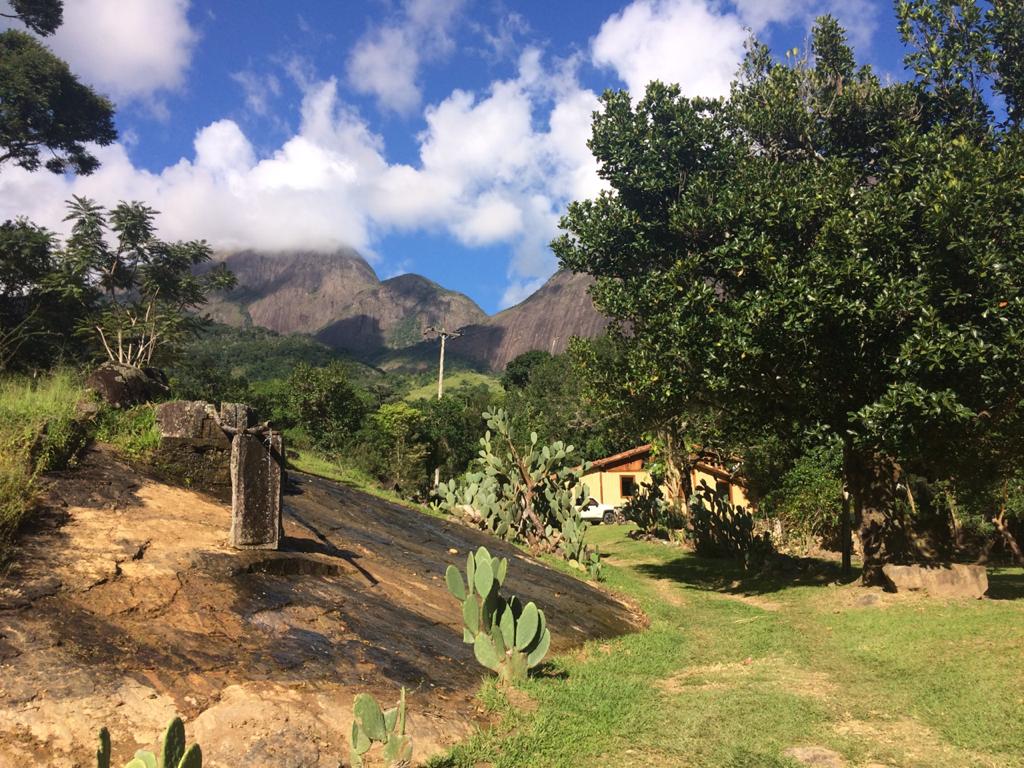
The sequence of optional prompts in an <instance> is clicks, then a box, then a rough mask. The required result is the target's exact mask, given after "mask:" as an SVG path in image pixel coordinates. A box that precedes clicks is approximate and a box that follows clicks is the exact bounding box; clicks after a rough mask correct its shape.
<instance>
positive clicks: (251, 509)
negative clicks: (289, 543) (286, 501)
mask: <svg viewBox="0 0 1024 768" xmlns="http://www.w3.org/2000/svg"><path fill="white" fill-rule="evenodd" d="M221 418H222V420H223V410H222V416H221ZM283 448H284V446H283V443H282V439H281V433H280V432H268V433H267V434H265V435H248V434H237V435H235V436H234V438H233V439H232V441H231V488H232V491H233V494H232V499H231V533H230V535H229V538H228V541H229V543H230V544H231V546H233V547H235V548H236V549H277V548H278V546H279V544H280V541H281V538H282V535H283V527H282V523H281V508H282V480H283V477H282V475H283V472H282V469H283V466H284V450H283Z"/></svg>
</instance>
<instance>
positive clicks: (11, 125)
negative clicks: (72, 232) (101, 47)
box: [0, 17, 117, 174]
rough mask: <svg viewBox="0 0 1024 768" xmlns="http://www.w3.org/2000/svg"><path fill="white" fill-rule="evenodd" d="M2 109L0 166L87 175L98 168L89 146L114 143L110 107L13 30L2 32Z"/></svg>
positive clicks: (65, 67) (38, 46) (43, 49)
mask: <svg viewBox="0 0 1024 768" xmlns="http://www.w3.org/2000/svg"><path fill="white" fill-rule="evenodd" d="M38 18H39V22H38V23H39V24H40V25H46V24H49V23H50V22H49V20H47V19H45V18H42V17H38ZM31 23H35V22H31ZM0 104H3V110H2V111H0V166H2V165H3V164H4V163H5V162H13V163H14V164H15V165H17V166H20V167H22V168H24V169H26V170H29V171H34V170H36V169H37V168H39V166H40V165H41V164H42V165H45V167H46V168H47V169H48V170H50V171H52V172H54V173H65V172H73V173H80V174H88V173H92V171H94V170H95V169H96V167H97V166H98V165H99V161H98V160H97V159H96V157H95V156H94V155H93V154H92V153H91V152H90V151H89V150H88V148H87V147H88V145H89V144H93V143H94V144H98V145H100V146H107V145H108V144H111V143H113V141H114V140H115V139H116V138H117V130H116V129H115V128H114V107H113V105H112V104H111V103H110V101H108V100H107V99H105V98H104V97H102V96H100V95H98V94H97V93H96V92H95V91H93V90H92V88H90V87H88V86H87V85H84V84H82V83H81V82H79V80H78V78H76V77H75V75H74V74H73V73H72V72H71V70H70V69H69V68H68V65H67V64H65V63H64V62H63V61H61V60H60V59H59V58H57V57H56V56H54V55H53V53H51V52H50V50H49V49H48V48H47V47H46V46H45V45H43V44H42V43H40V42H39V41H37V40H36V39H34V38H33V37H32V36H31V35H28V34H25V33H24V32H19V31H18V30H14V29H8V30H7V31H5V32H0ZM44 152H45V154H46V155H47V156H48V159H47V160H46V161H45V163H43V162H42V161H41V160H40V154H41V153H44Z"/></svg>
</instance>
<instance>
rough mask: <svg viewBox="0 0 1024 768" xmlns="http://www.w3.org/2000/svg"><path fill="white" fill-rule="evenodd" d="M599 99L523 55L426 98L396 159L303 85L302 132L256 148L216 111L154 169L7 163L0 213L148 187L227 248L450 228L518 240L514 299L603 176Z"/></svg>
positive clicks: (128, 194) (166, 219)
mask: <svg viewBox="0 0 1024 768" xmlns="http://www.w3.org/2000/svg"><path fill="white" fill-rule="evenodd" d="M596 105H597V97H596V96H595V95H594V94H593V93H591V92H590V91H588V90H585V89H582V88H581V87H580V86H579V85H578V83H577V81H576V79H575V74H574V72H573V70H572V67H571V66H570V65H565V66H562V67H555V68H554V69H552V70H547V69H546V68H545V67H544V66H543V63H542V62H541V59H540V56H539V54H538V53H537V52H536V51H528V52H527V53H526V54H524V55H523V57H522V59H521V62H520V70H519V74H518V76H517V77H515V78H513V79H510V80H504V81H497V82H495V83H493V84H492V85H491V87H490V89H489V91H488V92H487V93H484V94H481V95H476V94H472V93H469V92H466V91H454V92H453V93H452V94H451V95H450V96H449V97H448V98H447V99H445V100H443V101H442V102H440V103H439V104H437V105H435V106H433V107H430V108H429V109H428V110H427V111H426V115H425V118H426V127H425V129H424V131H423V132H422V134H421V135H420V136H419V137H418V141H419V143H420V158H419V162H418V163H417V164H415V165H410V164H398V163H390V162H388V160H387V158H386V152H385V147H384V144H383V140H382V139H381V138H380V137H379V136H378V135H376V134H375V133H374V132H373V131H371V130H370V129H369V127H368V126H367V124H366V122H365V121H364V120H363V119H362V118H361V117H360V116H359V114H358V113H357V112H356V111H355V110H353V109H352V108H351V107H349V106H348V105H346V104H345V103H343V102H342V101H341V100H340V98H339V95H338V85H337V82H336V81H335V80H333V79H331V80H326V81H319V82H309V83H306V84H305V92H304V98H303V101H302V107H301V121H300V127H299V129H298V131H297V133H295V134H294V135H293V136H291V137H290V138H288V139H287V140H286V141H284V142H283V143H282V144H281V145H280V146H279V147H278V148H277V149H276V150H274V151H272V152H270V153H267V154H265V155H263V156H260V155H259V154H258V153H257V151H256V150H255V149H254V147H253V144H252V142H251V140H250V139H249V138H248V137H247V136H246V135H245V132H244V131H243V130H242V128H241V127H240V126H239V125H238V124H237V123H236V122H234V121H232V120H229V119H221V120H217V121H215V122H213V123H211V124H209V125H207V126H205V127H203V128H201V129H200V130H199V131H197V133H196V137H195V141H194V147H193V150H194V151H193V153H192V157H191V158H182V159H180V160H179V161H178V162H176V163H174V164H173V165H170V166H168V167H166V168H164V169H163V170H162V171H160V172H159V173H150V172H147V171H145V170H142V169H138V168H135V167H133V165H132V163H131V161H130V160H129V158H128V155H127V153H126V152H125V148H124V147H123V146H122V145H120V144H115V145H113V146H111V147H106V148H99V149H97V150H96V152H97V156H98V157H99V158H100V160H101V161H102V165H101V167H100V168H99V170H97V171H96V173H94V174H93V175H91V176H85V177H79V178H67V179H65V178H63V177H59V176H53V175H52V174H44V173H37V174H28V173H25V172H24V171H21V170H20V169H17V168H11V167H5V168H4V169H3V172H2V173H0V219H3V218H6V217H10V216H14V215H17V214H25V215H28V216H30V217H31V218H33V219H34V220H36V221H38V222H40V223H43V224H46V225H47V226H49V227H51V228H54V229H55V230H57V231H63V230H64V229H65V227H66V225H65V224H64V223H63V222H62V218H63V213H64V207H63V201H65V200H67V199H68V198H69V197H70V196H71V195H72V194H80V195H86V196H89V197H93V198H95V199H97V200H98V201H100V202H101V203H102V204H106V205H111V204H114V203H115V202H116V201H118V200H121V199H141V200H145V201H147V202H149V203H151V204H152V205H153V206H154V207H156V208H157V209H158V210H159V211H161V216H160V218H159V226H160V231H161V235H162V236H163V237H166V238H170V239H191V238H198V237H203V238H206V239H207V240H209V241H211V242H212V243H213V244H214V245H215V246H217V247H221V248H239V247H257V248H265V249H286V248H300V247H301V248H311V249H319V250H327V249H332V248H336V247H338V246H340V245H349V246H352V247H354V248H357V249H359V250H361V251H363V252H364V253H366V254H367V255H370V256H371V257H372V252H373V245H374V242H375V241H376V239H377V238H379V237H380V236H382V235H383V234H385V233H387V232H389V231H395V230H430V231H447V232H448V233H450V234H451V236H452V237H454V238H455V239H456V240H458V241H459V242H460V243H462V244H464V245H466V246H469V247H474V246H482V245H493V244H496V243H505V244H507V245H508V246H509V248H510V251H511V254H512V256H511V260H510V264H509V269H508V271H509V280H510V283H511V284H512V285H513V288H512V289H511V290H510V292H509V293H508V295H507V296H506V299H507V300H508V301H511V300H513V299H514V298H515V297H516V296H518V294H519V292H521V290H525V286H530V285H533V284H535V283H536V282H537V281H538V280H543V279H544V278H546V277H547V276H548V275H550V274H551V272H553V271H554V268H555V259H554V256H553V254H552V253H551V251H550V249H549V248H548V242H549V241H550V239H551V238H552V237H553V236H554V235H555V234H556V231H557V219H558V216H559V213H560V212H561V211H562V210H564V207H565V205H566V203H567V202H568V201H569V200H570V199H572V198H573V197H578V196H589V195H592V194H594V193H596V191H597V190H598V189H599V188H600V182H599V180H598V178H597V174H596V165H595V163H594V160H593V158H592V157H591V156H590V153H589V152H588V151H587V149H586V147H585V141H586V136H587V133H588V131H589V114H590V112H591V111H592V110H593V109H594V108H595V107H596Z"/></svg>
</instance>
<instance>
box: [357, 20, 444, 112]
mask: <svg viewBox="0 0 1024 768" xmlns="http://www.w3.org/2000/svg"><path fill="white" fill-rule="evenodd" d="M462 2H463V0H407V2H406V3H405V6H404V8H403V10H402V13H401V14H400V17H399V18H398V19H396V20H395V21H393V22H391V23H387V24H383V25H380V26H375V27H372V28H371V29H370V30H368V31H367V33H366V34H365V35H363V37H362V38H361V39H360V40H359V42H358V43H357V44H356V46H355V48H354V49H353V50H352V53H351V54H350V56H349V59H348V80H349V84H350V85H351V86H352V87H353V88H355V89H356V90H357V91H358V92H360V93H366V94H370V95H372V96H374V98H376V100H377V103H378V105H379V106H380V107H381V108H382V109H385V110H390V111H393V112H397V113H399V114H403V115H409V114H411V113H412V112H413V111H415V110H416V108H417V107H419V106H420V102H421V101H422V92H421V90H420V85H419V82H418V78H419V70H420V66H421V64H422V63H423V62H424V61H425V60H428V61H429V60H431V59H434V58H437V57H439V56H442V55H444V54H446V53H448V52H449V51H451V49H452V47H453V45H454V44H453V42H452V39H451V37H450V35H449V28H450V27H451V25H452V23H453V21H454V20H455V18H456V15H457V12H458V11H459V9H460V7H461V6H462Z"/></svg>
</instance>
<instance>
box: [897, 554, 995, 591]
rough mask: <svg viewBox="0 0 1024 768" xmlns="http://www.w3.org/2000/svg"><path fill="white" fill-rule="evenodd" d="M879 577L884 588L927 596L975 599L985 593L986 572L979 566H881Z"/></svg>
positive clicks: (958, 564)
mask: <svg viewBox="0 0 1024 768" xmlns="http://www.w3.org/2000/svg"><path fill="white" fill-rule="evenodd" d="M882 576H883V577H884V578H885V584H886V588H887V589H889V590H891V591H893V592H918V593H923V594H926V595H929V596H931V597H953V598H970V599H975V600H977V599H980V598H982V597H984V596H985V593H986V592H988V571H987V570H986V569H985V566H983V565H964V564H962V563H951V564H950V563H946V564H939V563H936V564H919V565H884V566H882Z"/></svg>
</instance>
